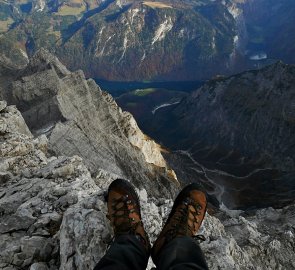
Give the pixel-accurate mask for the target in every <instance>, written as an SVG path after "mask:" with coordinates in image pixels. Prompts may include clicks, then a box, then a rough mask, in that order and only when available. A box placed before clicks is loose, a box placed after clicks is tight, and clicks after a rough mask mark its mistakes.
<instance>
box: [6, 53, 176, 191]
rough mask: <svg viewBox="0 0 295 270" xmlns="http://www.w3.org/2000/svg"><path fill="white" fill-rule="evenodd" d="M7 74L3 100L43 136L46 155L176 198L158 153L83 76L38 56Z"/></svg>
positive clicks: (172, 176)
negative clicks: (50, 153) (74, 157)
mask: <svg viewBox="0 0 295 270" xmlns="http://www.w3.org/2000/svg"><path fill="white" fill-rule="evenodd" d="M7 73H8V74H9V76H10V77H9V78H10V80H9V83H8V84H5V85H4V87H3V86H2V88H3V89H2V91H1V95H2V98H3V99H5V100H7V102H8V103H9V104H16V106H17V107H18V108H19V110H20V111H21V113H22V114H23V116H24V118H25V120H26V122H27V123H28V126H29V128H30V129H31V130H32V131H33V133H34V134H47V135H48V139H49V148H50V151H53V152H54V153H55V154H57V155H66V156H72V155H79V156H80V157H82V158H83V159H84V160H85V163H86V164H87V166H88V168H89V170H90V172H91V174H92V175H94V176H96V175H100V174H104V173H106V172H112V174H113V175H116V176H117V177H123V178H127V179H130V180H131V181H134V184H136V185H137V186H138V187H141V186H142V184H143V183H145V184H144V185H145V188H146V189H147V191H148V192H152V193H154V194H159V195H160V194H163V193H164V194H166V195H167V196H169V194H170V196H171V194H173V193H174V192H175V190H176V187H177V185H178V182H177V179H176V175H175V174H174V172H173V170H171V169H170V168H168V166H167V165H166V162H165V160H164V159H163V157H162V154H161V152H160V150H161V149H160V147H159V146H158V145H157V144H156V143H155V142H154V141H152V140H151V139H149V138H148V137H147V136H145V135H144V134H143V133H142V132H141V130H140V129H139V128H138V126H137V123H136V121H135V120H134V118H133V117H132V115H131V114H129V113H127V112H123V111H122V110H121V109H120V108H119V107H118V106H117V104H116V103H115V101H114V100H113V98H112V97H111V96H110V95H109V94H107V93H106V92H103V91H102V90H100V88H99V87H98V86H97V85H96V84H95V82H94V81H93V80H91V79H89V80H86V78H85V76H84V74H83V72H82V71H77V72H73V73H71V72H70V71H68V70H67V69H66V67H65V66H63V65H62V64H61V63H60V62H59V60H58V59H57V58H56V57H55V56H53V55H51V54H49V53H48V52H47V51H45V50H40V51H39V52H38V53H37V54H36V55H35V56H34V57H33V58H32V59H31V60H30V62H29V64H28V65H27V66H26V67H25V68H24V69H21V70H13V69H11V70H10V72H6V74H7ZM0 77H1V76H0ZM4 78H7V77H5V76H4ZM0 89H1V87H0ZM127 160H128V162H129V166H126V161H127ZM98 164H99V166H98ZM135 176H136V177H135ZM171 181H172V182H174V185H171ZM152 190H153V191H152Z"/></svg>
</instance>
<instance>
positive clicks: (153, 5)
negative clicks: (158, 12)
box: [143, 1, 172, 8]
mask: <svg viewBox="0 0 295 270" xmlns="http://www.w3.org/2000/svg"><path fill="white" fill-rule="evenodd" d="M143 4H144V5H146V6H149V7H151V8H172V6H169V5H167V4H165V3H162V2H149V1H145V2H143Z"/></svg>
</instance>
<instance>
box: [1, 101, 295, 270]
mask: <svg viewBox="0 0 295 270" xmlns="http://www.w3.org/2000/svg"><path fill="white" fill-rule="evenodd" d="M110 135H111V133H110ZM49 148H50V143H49V144H48V139H47V138H46V136H45V135H44V134H43V135H40V136H38V137H34V136H32V134H31V132H30V131H29V129H28V127H27V126H26V124H25V122H24V119H23V118H22V116H21V114H20V112H19V111H18V110H17V109H16V108H15V107H14V106H7V105H6V103H5V102H2V101H1V102H0V155H1V156H0V157H1V159H0V254H1V256H0V268H1V269H4V270H8V269H10V270H12V269H19V268H22V269H30V270H46V269H51V270H54V269H65V270H66V269H69V270H70V269H79V270H84V269H93V267H94V266H95V264H96V263H97V262H98V261H99V259H100V258H101V257H102V256H103V254H104V253H105V251H106V249H107V244H108V243H109V242H110V240H111V229H110V225H109V223H108V221H107V219H106V212H107V209H106V205H105V202H104V198H103V197H104V196H103V194H104V192H105V191H106V189H107V187H108V185H109V183H110V182H111V181H112V180H113V179H114V178H113V175H112V172H111V171H110V172H105V173H100V174H99V175H98V176H97V177H93V176H91V174H90V172H89V170H88V168H87V165H86V163H87V160H86V159H84V160H83V159H82V158H80V157H78V156H72V157H67V156H54V155H52V153H51V151H49ZM127 163H129V161H127V160H126V164H127ZM98 166H100V164H98ZM142 185H143V186H145V184H144V183H142ZM137 191H138V193H139V196H140V200H141V205H142V212H143V217H144V220H143V222H144V225H145V227H146V229H147V232H148V234H149V235H150V239H151V241H154V240H155V239H156V237H157V235H158V234H159V232H160V230H161V227H162V225H163V221H162V219H163V218H165V217H167V215H168V212H169V210H170V208H171V206H172V201H171V199H169V198H167V197H159V196H158V195H157V193H155V194H151V195H150V196H149V198H148V197H147V192H146V190H145V189H143V188H139V189H137ZM294 211H295V206H294V205H290V206H289V207H286V208H284V209H278V210H274V209H272V208H268V209H262V210H259V211H252V212H248V213H243V212H241V211H240V212H239V211H229V212H227V213H225V212H223V211H221V212H219V213H217V216H216V217H213V216H210V215H209V214H207V216H206V218H205V220H204V223H203V225H202V228H201V233H203V234H204V235H205V236H206V239H207V240H206V241H205V242H203V243H202V244H201V247H202V249H203V251H204V253H205V256H206V258H207V261H208V265H209V268H210V269H214V270H215V269H216V270H217V269H229V270H231V269H232V270H234V269H241V270H244V269H245V270H246V269H252V268H253V269H254V268H255V269H293V268H294V267H295V265H294V260H293V258H294V256H295V253H294V244H295V237H294V233H295V232H294V226H295V223H294ZM151 267H152V263H151V262H150V263H149V266H148V269H150V268H151Z"/></svg>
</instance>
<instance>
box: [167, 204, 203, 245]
mask: <svg viewBox="0 0 295 270" xmlns="http://www.w3.org/2000/svg"><path fill="white" fill-rule="evenodd" d="M189 206H193V207H194V209H195V210H196V211H195V212H193V211H191V210H190V207H189ZM201 209H202V206H201V205H200V204H198V203H195V202H194V201H193V200H192V199H191V198H187V199H186V200H185V201H184V202H183V205H182V207H181V208H179V209H177V210H176V212H175V213H174V215H173V217H172V218H171V221H170V222H172V223H173V224H172V225H171V228H170V229H169V230H167V232H166V239H167V241H168V242H169V241H170V240H172V239H174V238H175V237H176V236H186V235H189V236H192V237H193V238H194V239H195V240H197V241H199V242H202V241H205V240H206V238H205V237H204V236H203V235H194V231H196V230H197V228H196V226H198V224H199V223H200V222H201V220H199V216H200V215H201V212H199V211H200V210H201ZM190 214H192V216H193V217H192V218H191V217H190ZM189 221H191V224H192V225H190V224H189Z"/></svg>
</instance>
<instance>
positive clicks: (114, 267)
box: [94, 235, 149, 270]
mask: <svg viewBox="0 0 295 270" xmlns="http://www.w3.org/2000/svg"><path fill="white" fill-rule="evenodd" d="M148 258H149V254H148V253H147V251H146V250H145V248H144V246H143V244H142V243H141V242H140V241H139V240H138V239H137V237H136V236H135V235H122V236H119V237H118V238H117V239H115V241H114V243H112V245H111V247H110V248H109V250H108V251H107V253H106V254H105V255H104V257H102V259H101V260H100V261H99V262H98V264H97V265H96V266H95V268H94V270H101V269H103V270H130V269H132V270H145V269H146V266H147V263H148Z"/></svg>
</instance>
